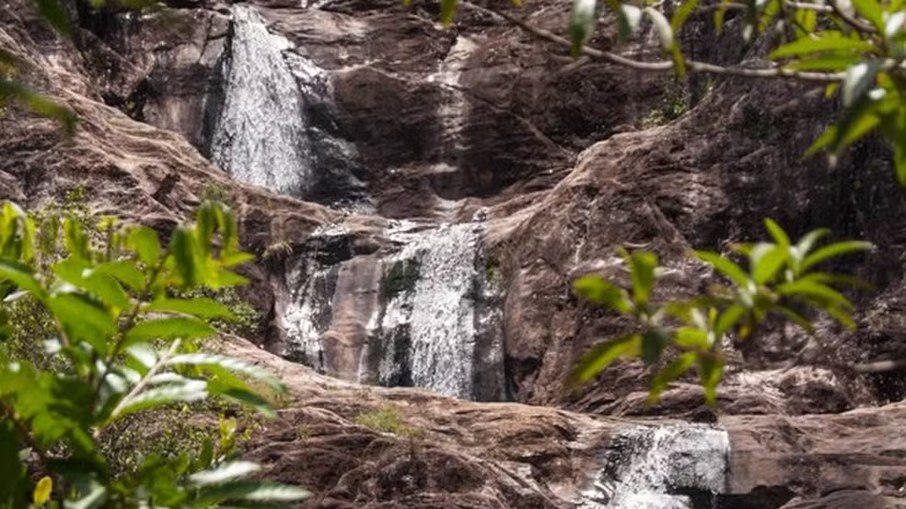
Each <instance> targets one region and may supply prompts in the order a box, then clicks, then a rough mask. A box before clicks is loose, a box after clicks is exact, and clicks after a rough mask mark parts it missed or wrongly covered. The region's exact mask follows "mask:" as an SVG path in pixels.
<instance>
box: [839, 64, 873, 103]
mask: <svg viewBox="0 0 906 509" xmlns="http://www.w3.org/2000/svg"><path fill="white" fill-rule="evenodd" d="M880 68H881V64H880V62H877V61H870V62H859V63H858V64H856V65H854V66H852V67H850V68H849V69H847V71H846V77H845V78H844V79H843V106H844V107H847V108H848V107H850V106H852V105H853V104H854V103H855V102H856V101H857V100H859V99H861V98H862V97H863V96H864V95H865V93H866V92H867V91H868V89H869V88H871V87H872V86H873V85H874V84H875V79H876V78H877V76H878V71H879V70H880Z"/></svg>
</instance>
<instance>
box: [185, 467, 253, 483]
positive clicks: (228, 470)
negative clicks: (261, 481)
mask: <svg viewBox="0 0 906 509" xmlns="http://www.w3.org/2000/svg"><path fill="white" fill-rule="evenodd" d="M260 470H261V466H260V465H258V464H257V463H252V462H250V461H231V462H229V463H224V464H222V465H218V466H217V467H216V468H213V469H210V470H203V471H201V472H196V473H194V474H192V475H190V476H189V481H190V482H192V484H195V485H198V486H209V485H212V484H222V483H225V482H228V481H235V480H237V479H244V478H246V477H248V476H249V475H251V474H254V473H255V472H258V471H260Z"/></svg>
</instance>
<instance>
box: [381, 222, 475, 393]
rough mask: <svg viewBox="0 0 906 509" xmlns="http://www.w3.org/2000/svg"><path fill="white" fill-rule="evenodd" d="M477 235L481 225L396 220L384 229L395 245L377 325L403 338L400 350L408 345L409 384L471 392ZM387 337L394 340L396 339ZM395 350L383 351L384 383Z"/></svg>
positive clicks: (395, 357) (394, 360) (392, 365)
mask: <svg viewBox="0 0 906 509" xmlns="http://www.w3.org/2000/svg"><path fill="white" fill-rule="evenodd" d="M483 233H484V224H483V223H461V224H446V225H441V226H439V227H437V228H432V229H429V230H425V229H423V228H418V227H417V225H415V224H413V223H410V222H408V221H401V222H399V223H398V224H397V225H396V226H394V227H393V228H391V231H390V237H391V239H393V240H394V241H396V242H399V243H401V244H402V245H403V249H402V251H401V252H400V253H399V254H398V255H396V256H395V257H393V258H392V259H391V260H389V267H390V271H389V274H388V275H389V277H390V280H389V281H388V283H389V287H388V297H389V300H388V302H387V304H386V307H385V311H384V316H383V320H382V321H381V323H380V328H381V329H382V331H385V333H386V334H388V335H392V336H396V335H398V334H404V335H405V336H408V337H407V338H406V339H407V341H405V343H406V344H405V346H404V348H408V350H409V352H408V360H409V366H408V368H409V369H410V373H411V381H412V384H413V385H415V386H416V387H424V388H427V389H431V390H434V391H436V392H439V393H441V394H445V395H447V396H456V397H460V398H470V397H471V396H472V369H473V360H474V353H475V343H476V331H477V329H476V323H475V321H476V316H475V309H476V300H477V290H478V288H477V287H476V278H477V277H478V276H479V274H478V270H477V268H476V257H477V253H478V249H479V245H480V243H481V237H482V236H483ZM403 328H405V330H404V331H401V329H403ZM393 340H394V341H393V343H394V344H395V345H399V344H400V340H399V338H398V336H397V337H393ZM385 343H386V342H385ZM396 350H397V349H395V348H392V347H391V348H386V351H385V358H384V360H385V362H384V364H383V369H382V373H381V377H382V379H384V380H387V379H388V378H390V377H389V376H388V373H389V372H391V371H392V370H393V369H394V368H396V367H398V364H399V362H398V359H399V358H400V353H399V352H398V351H396Z"/></svg>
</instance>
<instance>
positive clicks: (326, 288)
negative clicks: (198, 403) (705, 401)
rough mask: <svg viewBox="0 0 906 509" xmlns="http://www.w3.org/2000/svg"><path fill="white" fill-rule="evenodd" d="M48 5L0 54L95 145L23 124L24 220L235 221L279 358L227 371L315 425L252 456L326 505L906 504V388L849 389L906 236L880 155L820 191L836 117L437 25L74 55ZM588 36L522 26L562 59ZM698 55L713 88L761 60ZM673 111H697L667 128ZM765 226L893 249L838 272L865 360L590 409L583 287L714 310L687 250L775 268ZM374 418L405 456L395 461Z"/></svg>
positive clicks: (622, 373) (803, 353)
mask: <svg viewBox="0 0 906 509" xmlns="http://www.w3.org/2000/svg"><path fill="white" fill-rule="evenodd" d="M28 5H30V4H27V3H26V2H24V0H10V1H8V2H7V3H6V4H4V9H2V10H0V47H3V48H4V49H7V50H9V51H11V52H13V53H14V54H16V55H17V56H19V57H20V58H21V59H22V60H23V61H24V62H25V67H24V69H23V79H26V80H27V81H28V82H29V83H32V84H34V86H36V87H37V88H39V89H41V90H42V91H44V92H47V93H50V94H52V95H55V96H57V97H58V98H59V99H60V100H61V101H63V102H65V103H67V104H68V105H69V106H70V107H72V108H73V109H74V110H75V111H76V112H77V113H78V114H79V117H80V118H81V123H80V127H79V129H78V131H77V133H76V135H75V136H74V138H72V139H65V138H63V137H62V136H61V134H60V133H59V131H58V129H57V127H56V126H55V125H54V124H53V123H52V122H50V121H47V120H42V119H39V118H35V117H32V116H29V115H27V114H25V113H23V112H21V111H18V110H16V109H15V108H12V109H10V110H9V111H7V112H5V115H4V116H2V117H0V133H2V134H3V136H0V153H2V154H3V156H4V157H3V158H0V190H2V196H3V197H7V198H13V199H15V200H17V201H19V202H22V203H24V204H26V205H28V206H30V207H35V208H38V207H41V206H42V205H44V204H47V203H49V202H50V201H52V200H60V199H62V198H63V197H64V196H65V195H66V194H67V193H68V192H70V191H72V190H75V189H80V190H83V191H84V192H85V193H84V194H85V195H87V196H88V197H89V199H90V202H91V206H92V208H93V210H94V211H95V212H97V213H98V214H116V215H119V216H122V217H124V218H125V219H127V220H133V221H139V222H143V223H145V224H149V225H152V226H154V227H156V228H158V229H160V230H161V231H163V232H167V231H169V229H170V228H172V226H173V225H174V224H175V223H176V222H177V221H179V220H181V219H183V218H185V217H187V216H188V215H189V213H190V212H191V210H192V209H193V208H194V207H195V206H196V205H197V204H198V203H200V201H201V200H202V199H205V198H208V197H217V198H220V199H226V200H228V201H230V202H231V203H232V204H233V205H234V206H235V207H236V208H237V210H238V212H239V214H240V217H241V226H242V237H243V242H244V246H245V247H246V249H248V250H250V251H252V252H254V253H255V254H257V255H259V257H260V262H259V263H258V264H257V265H255V266H251V267H249V268H248V269H247V273H248V275H249V276H250V277H251V278H252V280H253V284H252V285H251V286H250V288H249V289H248V290H247V291H246V296H247V297H248V298H249V299H250V300H252V302H253V303H254V304H256V305H257V306H258V307H260V308H261V309H262V311H264V315H265V317H266V318H265V320H264V322H263V323H262V326H261V330H260V331H259V334H258V335H257V337H255V338H250V339H253V340H254V341H255V342H256V343H257V344H258V345H260V346H263V347H266V349H267V350H269V351H270V352H275V353H278V354H280V356H282V357H283V359H281V358H278V357H274V356H273V355H271V354H268V353H267V352H266V351H265V350H262V349H258V348H254V347H251V346H249V344H247V343H245V342H241V341H238V340H237V341H236V342H234V343H231V344H230V349H231V351H232V352H233V353H234V354H237V355H242V356H245V357H247V358H250V359H253V360H258V361H260V362H261V363H263V364H266V365H267V366H269V367H270V368H271V369H274V370H276V371H278V372H279V373H280V374H282V375H283V376H284V377H285V378H286V379H287V380H288V381H289V382H291V386H292V388H293V394H294V398H295V399H294V401H293V402H292V404H291V405H289V407H288V408H287V409H286V410H285V411H284V412H283V415H282V417H281V419H280V420H278V421H276V422H274V423H271V424H268V425H267V427H266V429H265V430H263V431H262V433H261V434H260V435H258V436H257V437H256V438H255V439H254V441H253V444H252V447H251V449H250V451H249V454H250V456H252V457H254V458H256V459H259V460H261V461H263V462H265V463H266V464H267V465H269V468H270V475H272V476H274V477H276V478H279V479H280V480H284V481H293V482H299V483H301V484H303V485H305V486H307V487H310V488H311V489H312V490H313V491H314V492H315V493H316V497H315V498H314V499H313V500H312V501H310V502H308V503H307V505H308V506H310V507H323V508H328V507H336V508H341V507H343V508H345V507H371V508H390V507H400V508H402V507H424V508H428V507H451V508H452V507H456V508H471V507H475V508H478V507H481V508H484V507H499V508H548V507H550V508H567V507H576V506H578V507H586V508H602V507H603V508H608V509H616V508H621V509H622V508H627V507H633V508H635V507H681V508H684V509H703V508H706V507H707V508H713V507H721V508H733V509H740V508H741V509H748V508H753V509H775V508H780V507H783V508H785V509H793V508H799V509H806V508H808V509H818V508H843V507H847V508H848V507H854V506H863V507H866V508H869V507H897V504H899V505H900V506H903V505H906V504H904V496H906V495H904V483H906V464H904V461H903V458H906V445H904V444H903V443H901V440H900V439H899V437H900V435H901V433H900V432H899V428H900V427H902V426H903V425H904V424H906V410H904V407H903V406H902V405H901V404H899V403H891V402H892V401H898V400H899V399H901V397H902V396H903V394H904V388H906V385H904V384H903V381H902V374H901V373H896V372H894V373H892V374H886V375H883V376H881V375H859V374H855V373H853V372H851V371H849V370H847V369H846V368H845V366H847V365H850V364H851V363H853V362H869V361H877V360H885V359H898V358H900V357H901V356H902V355H903V354H906V343H904V340H903V338H904V337H906V336H904V330H906V329H904V326H903V324H902V323H901V322H902V321H903V320H902V319H900V315H901V314H902V313H901V309H902V308H903V307H904V306H903V305H902V304H903V302H904V298H906V294H904V292H906V286H904V285H903V284H902V281H901V274H902V261H901V259H900V258H901V257H900V254H901V253H902V250H903V247H904V244H906V238H904V234H903V232H906V228H904V227H903V224H902V220H901V219H900V218H902V217H906V216H904V212H906V211H904V210H903V207H904V204H903V198H902V195H901V191H900V189H899V188H897V187H896V185H895V183H894V180H893V178H892V177H891V170H890V167H889V166H890V165H889V156H888V154H887V153H886V152H885V150H884V149H883V148H882V147H879V146H877V145H876V144H875V143H873V142H870V141H869V142H864V143H862V144H860V145H858V146H857V147H856V148H855V149H854V150H853V151H852V152H851V153H850V154H848V155H847V156H846V157H845V158H844V159H843V160H841V161H840V163H839V165H838V166H837V167H836V168H835V169H834V170H833V171H832V172H829V171H828V169H827V167H826V165H825V164H824V162H823V161H821V160H819V159H814V160H807V161H802V160H801V158H800V154H801V153H802V151H803V150H804V149H805V147H807V146H808V144H809V143H811V141H812V140H813V139H814V137H815V136H817V134H818V133H819V132H820V129H821V128H822V126H823V125H824V124H825V123H826V122H827V121H828V119H829V118H830V116H831V114H832V113H833V111H832V110H833V105H832V104H830V103H828V102H826V101H825V100H824V99H823V98H822V95H821V94H820V93H819V92H820V91H804V90H802V89H799V88H797V87H796V86H793V85H789V84H783V83H737V82H732V81H713V82H708V83H705V82H698V81H692V82H690V84H688V85H677V84H675V83H672V82H670V81H669V80H665V79H661V78H658V77H652V76H637V75H634V74H632V73H628V72H626V71H624V70H622V69H616V68H612V67H610V66H607V65H604V64H599V63H594V62H581V61H580V62H578V63H572V62H570V61H569V60H565V59H564V58H563V57H564V54H563V52H562V50H561V49H560V48H554V47H548V46H545V45H542V44H540V43H538V42H537V41H535V40H533V39H531V38H529V37H528V36H526V35H524V34H522V33H521V32H519V31H518V30H517V29H515V28H512V27H509V26H507V25H505V24H501V23H499V22H498V21H497V20H494V19H492V18H489V17H487V16H485V15H483V14H480V13H478V12H476V11H471V10H464V11H463V12H462V13H461V14H460V18H459V22H458V25H457V26H455V27H454V28H453V29H451V30H442V29H441V28H440V27H438V26H437V24H436V23H435V22H434V19H435V18H436V12H435V11H436V7H435V6H434V5H433V4H427V3H425V4H421V3H417V2H416V3H415V4H414V5H413V7H412V9H411V10H405V11H404V10H401V9H400V8H399V7H398V6H397V5H396V2H383V1H382V0H328V1H326V2H319V3H317V4H312V5H301V6H300V5H298V4H295V3H289V2H282V1H279V0H274V1H263V0H262V1H260V2H252V3H239V4H231V5H227V4H221V3H219V2H216V1H202V2H170V6H169V7H164V8H162V9H159V10H156V11H153V12H148V13H134V12H127V11H116V10H113V9H110V10H104V11H101V12H96V11H92V10H91V9H90V8H88V7H87V5H86V4H84V3H82V2H75V3H73V5H72V12H73V14H74V15H76V17H77V19H78V23H79V28H78V30H77V34H76V36H75V37H74V39H73V40H72V41H61V40H60V39H58V38H57V37H56V36H54V35H53V34H52V33H50V32H49V31H48V30H47V29H46V28H45V27H44V26H43V25H42V24H41V22H40V21H39V20H37V19H36V18H35V17H34V15H33V14H32V13H31V11H30V9H29V7H28ZM567 11H568V5H565V4H564V5H560V4H553V3H540V4H534V5H529V6H526V8H525V9H524V11H522V12H523V13H524V15H525V17H526V18H527V19H528V20H529V21H531V22H532V23H535V24H536V25H538V26H541V27H544V28H548V29H551V30H555V31H556V30H560V29H562V27H564V26H565V24H566V17H567ZM693 23H698V22H697V21H694V20H693ZM692 26H693V27H696V26H697V25H695V24H693V25H692ZM612 31H613V27H610V26H609V25H608V27H607V28H606V29H605V30H604V31H603V35H601V36H599V37H598V38H597V39H596V40H595V41H593V42H594V43H595V44H597V45H601V46H608V45H611V44H612V43H613V42H612V41H613V36H612V35H613V34H612V33H611V32H612ZM705 31H706V30H702V32H705ZM695 37H699V36H698V35H696V36H695ZM699 42H701V44H697V45H696V48H698V50H697V51H699V52H703V53H704V56H705V57H708V58H710V59H712V60H717V61H722V62H736V61H738V60H740V59H742V58H754V57H755V55H756V54H755V53H752V54H748V53H747V52H746V51H745V50H744V49H739V48H740V46H739V45H738V44H736V43H735V42H734V41H713V40H710V39H708V38H707V37H705V36H704V35H702V36H701V41H699ZM696 56H701V55H696ZM677 98H679V99H677ZM677 100H678V101H681V102H682V105H684V106H685V109H687V110H688V111H685V112H683V114H682V115H681V116H680V117H679V118H677V119H674V120H672V121H670V122H666V123H665V122H663V121H662V120H663V119H664V111H662V110H664V109H665V108H664V105H665V102H669V101H677ZM654 124H660V125H654ZM767 216H770V217H773V218H774V219H776V220H778V222H780V223H781V224H782V225H783V226H784V227H786V228H787V229H788V230H789V231H790V233H791V234H792V235H799V234H802V233H804V232H805V231H807V230H809V229H811V228H814V227H818V226H827V227H830V228H832V229H833V230H834V233H835V237H836V238H843V237H857V238H863V239H867V240H870V241H872V242H875V243H876V244H877V245H878V249H877V250H876V251H875V252H873V253H871V254H869V255H866V256H864V257H862V258H856V259H852V260H850V261H849V262H847V265H845V266H842V267H841V268H842V269H846V270H849V271H852V272H855V273H857V274H858V275H860V276H862V277H863V278H865V279H867V280H869V281H870V282H872V283H873V284H875V286H876V287H877V291H876V292H875V293H872V294H870V295H865V296H860V297H858V298H859V300H860V302H859V304H860V309H863V310H864V311H863V312H862V313H861V314H860V315H859V317H858V319H859V328H858V329H857V330H856V331H854V332H847V331H841V330H839V329H838V328H836V327H835V326H833V325H832V324H830V323H824V322H819V324H818V326H819V334H817V335H816V336H815V337H807V336H805V335H803V334H802V333H800V332H797V331H795V330H792V329H786V328H784V327H781V326H776V327H771V328H770V330H769V331H768V334H766V336H765V337H764V338H761V339H760V340H759V341H758V342H757V343H751V344H741V345H733V347H732V352H731V359H730V364H729V366H728V373H727V377H726V382H725V384H724V385H723V386H722V388H721V392H720V396H719V405H718V408H717V409H716V410H715V411H711V410H709V409H705V408H703V406H702V397H701V394H700V391H699V390H698V389H697V388H696V386H695V385H694V384H691V383H685V381H680V382H679V383H676V384H674V385H672V386H671V387H670V388H669V389H668V390H667V391H666V392H665V394H664V396H663V402H662V403H661V404H660V405H658V406H654V407H649V406H647V405H646V404H645V391H646V387H647V374H648V373H647V372H646V369H645V367H644V366H642V365H639V364H633V363H624V364H621V365H619V366H616V367H614V368H612V369H609V370H607V371H606V372H605V373H604V374H602V375H601V377H600V378H599V380H597V381H596V382H595V383H594V384H591V385H589V386H587V387H585V388H583V389H582V390H581V391H579V392H571V391H568V390H567V384H566V380H567V377H568V373H569V372H570V370H571V368H572V367H573V366H574V365H575V362H576V360H577V359H578V358H579V357H580V356H581V355H582V353H583V352H584V351H585V350H586V349H587V348H588V347H589V346H590V345H592V344H594V343H596V342H598V341H600V340H602V339H604V338H607V337H610V336H612V335H613V334H615V333H618V332H619V331H620V330H622V329H623V328H624V327H625V324H624V323H622V322H620V320H619V319H617V318H616V317H614V316H611V315H609V314H607V313H604V312H602V311H601V310H597V309H591V308H589V307H588V306H586V305H585V304H583V303H581V302H579V301H578V300H577V299H576V298H575V296H574V295H573V294H572V293H571V291H570V281H571V280H572V279H574V278H575V277H577V276H579V275H582V274H585V273H589V272H602V273H605V274H608V275H609V276H611V277H614V278H618V279H619V278H621V277H625V272H624V271H623V269H622V267H621V266H620V265H619V262H618V261H617V259H616V258H615V257H614V256H613V253H614V248H615V247H616V246H617V245H628V246H636V247H645V248H646V249H649V250H654V251H656V252H657V253H658V254H659V255H660V257H661V259H662V261H663V262H664V263H665V265H666V267H667V268H668V274H667V276H666V277H664V278H663V279H662V281H661V286H660V290H659V292H661V293H660V294H661V295H664V296H667V295H676V294H683V293H685V292H691V291H695V290H696V289H697V288H699V287H700V286H701V285H703V284H707V282H708V281H710V280H711V278H712V277H713V275H712V274H709V273H708V272H707V271H706V269H705V268H704V267H702V266H697V265H695V264H692V263H690V262H688V259H687V257H686V253H687V251H688V249H690V248H707V249H716V250H720V249H721V248H723V247H724V246H726V245H727V244H728V243H730V242H735V241H742V240H751V239H755V238H758V237H761V236H762V233H761V226H760V221H761V218H763V217H767ZM286 359H289V360H291V361H297V362H289V361H287V360H286ZM302 363H304V364H307V365H309V366H311V367H313V368H314V369H315V370H316V371H321V372H322V373H323V374H326V375H330V376H331V378H327V377H325V376H322V375H321V374H316V373H315V372H313V371H311V370H310V369H308V368H306V367H303V366H302V365H301V364H302ZM358 384H364V385H358ZM373 385H382V386H394V387H398V386H404V387H421V388H424V389H427V390H429V391H432V392H426V391H422V390H419V389H416V388H388V387H371V386H373ZM444 395H446V396H455V397H457V398H459V399H451V398H448V397H444ZM467 399H472V400H481V401H496V402H497V403H477V402H469V401H464V400H467ZM505 401H509V402H505ZM523 404H531V405H535V406H524V405H523ZM374 412H385V413H386V412H390V413H391V415H395V416H396V418H395V419H391V420H392V421H393V422H395V424H394V425H392V426H390V428H386V429H370V428H369V427H368V426H367V425H366V424H365V423H368V422H369V420H368V419H367V417H368V415H370V414H371V413H374ZM681 419H690V420H707V421H709V422H712V423H715V422H716V427H710V426H705V425H701V424H694V425H693V424H688V423H683V422H681V421H680V420H681ZM682 465H688V467H689V468H679V466H682ZM644 504H647V505H644Z"/></svg>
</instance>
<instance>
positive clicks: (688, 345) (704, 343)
mask: <svg viewBox="0 0 906 509" xmlns="http://www.w3.org/2000/svg"><path fill="white" fill-rule="evenodd" d="M674 342H675V343H676V346H678V347H680V348H682V349H684V350H707V349H709V348H711V344H710V343H711V342H710V341H708V333H707V332H705V331H703V330H701V329H699V328H697V327H680V328H679V329H677V330H676V333H675V334H674Z"/></svg>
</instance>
